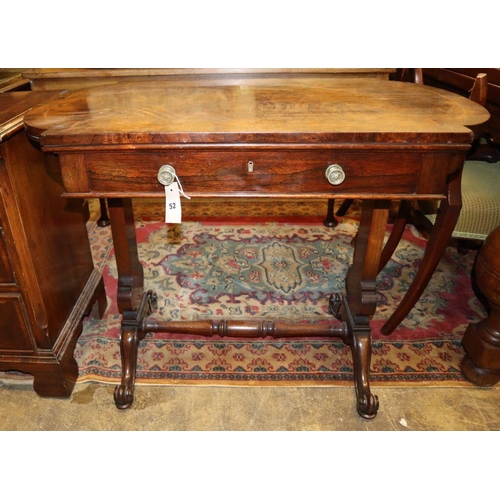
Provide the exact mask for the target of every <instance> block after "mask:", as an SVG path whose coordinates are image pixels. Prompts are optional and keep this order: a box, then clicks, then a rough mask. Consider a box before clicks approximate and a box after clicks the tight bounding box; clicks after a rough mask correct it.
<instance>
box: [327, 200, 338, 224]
mask: <svg viewBox="0 0 500 500" xmlns="http://www.w3.org/2000/svg"><path fill="white" fill-rule="evenodd" d="M334 207H335V200H334V199H332V198H330V199H329V200H328V208H327V211H326V218H325V220H324V221H323V224H324V225H325V226H326V227H336V226H337V224H338V223H339V222H338V220H337V219H336V218H335V215H333V209H334Z"/></svg>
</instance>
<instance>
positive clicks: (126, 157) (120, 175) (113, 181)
mask: <svg viewBox="0 0 500 500" xmlns="http://www.w3.org/2000/svg"><path fill="white" fill-rule="evenodd" d="M68 156H70V155H68ZM75 156H76V155H75ZM166 164H168V165H171V166H173V167H174V168H175V171H176V174H177V176H178V177H179V179H180V181H181V183H182V186H183V188H184V191H185V192H186V193H187V194H191V195H210V196H229V195H239V194H242V195H243V194H244V195H249V196H251V195H255V196H259V195H276V196H279V195H326V196H335V195H336V194H354V193H357V194H360V193H367V194H370V195H373V194H390V193H395V194H396V193H397V194H409V193H414V192H415V190H416V186H417V182H418V177H419V171H420V156H419V155H418V154H415V153H411V152H407V153H398V152H395V153H390V152H389V153H388V152H385V153H384V152H377V151H375V152H366V151H365V152H355V151H345V150H341V151H337V150H308V151H304V150H301V151H290V150H287V151H280V150H269V151H262V150H234V151H214V150H202V151H200V150H190V151H188V150H183V149H179V150H169V151H163V152H143V151H134V152H108V153H100V154H96V153H87V154H86V155H85V160H84V161H82V160H81V158H80V159H77V158H75V161H74V163H73V164H72V162H71V161H68V160H67V159H65V162H64V165H65V168H63V176H64V175H65V169H66V172H67V175H68V176H71V179H70V181H69V182H68V183H66V181H65V185H66V190H67V192H70V193H71V192H82V193H83V192H86V191H87V192H90V193H107V194H112V193H117V194H118V193H123V192H129V193H131V194H133V195H138V194H144V195H159V196H161V194H162V193H163V189H164V188H163V186H162V185H161V184H160V183H159V182H158V179H157V174H158V170H159V169H160V167H161V166H163V165H166ZM332 164H338V165H340V166H341V167H342V169H343V171H344V173H345V180H344V181H343V182H342V183H341V184H340V185H332V184H331V183H330V182H329V181H328V179H327V177H326V175H325V173H326V170H327V168H328V166H329V165H332ZM249 165H251V166H249ZM75 170H76V171H77V172H76V173H75ZM71 182H72V184H71ZM86 183H87V185H85V184H86Z"/></svg>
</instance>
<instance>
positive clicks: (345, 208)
mask: <svg viewBox="0 0 500 500" xmlns="http://www.w3.org/2000/svg"><path fill="white" fill-rule="evenodd" d="M353 202H354V200H349V199H347V200H344V201H343V202H342V205H340V208H339V209H338V210H337V216H339V217H342V216H344V215H345V214H346V212H347V211H348V210H349V208H350V207H351V205H352V204H353Z"/></svg>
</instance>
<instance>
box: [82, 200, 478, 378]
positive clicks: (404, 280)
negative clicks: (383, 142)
mask: <svg viewBox="0 0 500 500" xmlns="http://www.w3.org/2000/svg"><path fill="white" fill-rule="evenodd" d="M325 210H326V202H325V201H308V202H300V203H295V202H294V203H290V202H286V201H283V202H279V201H275V202H273V203H270V202H263V201H245V202H239V203H238V202H217V203H213V202H212V203H210V202H207V201H205V202H196V201H193V200H190V201H189V202H188V201H186V202H185V203H184V207H183V211H184V214H183V223H182V224H176V225H172V224H165V223H162V222H161V220H162V217H164V215H163V207H162V205H161V204H159V203H152V202H150V203H146V202H141V203H136V204H134V212H135V215H136V232H137V239H138V249H139V258H140V260H141V262H142V263H143V266H144V271H145V289H153V290H155V291H156V292H157V293H158V296H159V308H158V311H157V312H155V314H157V315H158V316H160V317H161V318H164V319H167V320H168V319H172V320H179V319H204V318H226V319H248V318H253V319H259V318H262V319H274V320H276V319H280V320H289V321H293V322H297V323H300V322H302V321H306V320H307V321H325V319H328V318H329V316H328V312H327V311H328V298H329V296H330V294H331V293H332V292H342V291H343V290H344V277H345V274H346V271H347V267H348V266H349V265H350V262H351V259H352V253H353V248H352V246H351V244H350V243H351V240H352V238H353V236H354V235H355V234H356V231H357V226H358V220H359V219H358V214H359V210H357V207H356V205H354V206H353V207H352V208H351V210H350V211H349V212H348V213H347V215H346V216H345V217H341V218H339V225H338V226H337V227H336V228H333V229H332V228H327V227H325V226H324V225H323V223H322V221H323V218H324V215H325ZM95 219H96V218H95V217H93V219H92V220H91V221H90V222H89V225H88V229H89V238H90V241H91V245H92V252H93V255H94V259H95V265H96V266H98V267H100V268H101V269H102V271H103V276H104V282H105V287H106V290H107V294H108V309H107V311H106V313H105V315H104V317H103V318H102V319H96V318H94V317H89V318H87V319H86V320H85V324H84V329H83V333H82V335H81V337H80V339H79V341H78V344H77V347H76V350H75V357H76V359H77V361H78V364H79V370H80V375H79V380H78V381H79V382H89V381H98V382H103V383H112V384H116V383H118V382H119V380H120V376H121V371H120V370H121V362H120V354H119V340H118V338H119V330H120V315H119V314H118V311H117V308H116V300H115V299H116V279H117V273H116V266H115V261H114V254H113V248H112V244H111V232H110V229H109V227H108V228H101V227H98V226H97V225H96V223H95ZM390 229H391V226H390V224H389V225H388V227H387V231H388V233H387V234H389V231H390ZM425 243H426V239H425V237H424V236H423V235H422V234H421V233H420V232H419V231H418V230H417V229H416V228H415V227H414V226H412V225H409V226H408V227H407V229H406V230H405V234H404V236H403V239H402V241H401V243H400V245H399V246H398V248H397V250H396V252H395V254H394V255H393V257H392V259H391V261H390V262H389V264H388V265H387V267H386V268H385V269H384V270H383V271H382V272H381V273H380V275H379V277H378V280H377V289H378V307H377V312H376V314H375V315H374V317H373V319H372V323H371V324H372V332H373V346H372V347H373V354H372V366H371V383H372V384H373V385H382V384H384V385H390V384H393V385H448V386H450V385H456V386H460V385H468V384H469V383H468V382H467V381H466V380H465V379H464V378H463V376H462V374H461V372H460V368H459V364H460V360H461V358H462V357H463V355H464V351H463V348H462V346H461V339H462V336H463V334H464V332H465V329H466V327H467V325H468V324H469V323H470V322H476V321H479V320H480V319H482V318H483V317H485V315H486V314H485V311H484V308H483V306H482V305H481V303H480V302H479V300H478V299H477V298H476V296H475V294H474V292H473V289H472V285H471V269H472V267H473V263H474V259H475V256H476V251H470V252H469V253H468V254H467V255H465V256H464V255H460V254H459V253H458V252H457V251H456V248H454V247H453V246H450V247H449V248H448V249H447V251H446V254H445V255H444V257H443V259H442V260H441V262H440V264H439V266H438V268H437V270H436V272H435V274H434V276H433V278H432V280H431V282H430V283H429V285H428V286H427V288H426V290H425V291H424V293H423V294H422V297H421V299H420V300H419V302H418V303H417V304H416V306H415V307H414V309H413V310H412V311H411V312H410V314H409V315H408V316H407V318H406V319H405V320H404V321H403V323H402V324H401V325H400V326H399V328H398V329H397V330H396V331H395V332H394V333H393V334H392V335H391V336H389V337H385V336H383V335H381V334H380V328H381V326H382V325H383V323H384V322H385V320H386V319H387V318H388V317H389V316H390V314H391V313H392V311H393V310H394V308H395V307H396V305H397V304H398V302H399V301H400V300H401V297H402V296H403V294H404V293H405V291H406V290H407V288H408V286H409V283H411V280H412V278H413V276H414V275H415V272H416V270H417V269H418V266H419V264H420V262H421V259H422V256H423V251H424V248H425ZM352 380H353V367H352V359H351V353H350V349H349V347H348V346H346V345H344V344H343V342H342V341H341V340H340V339H324V338H318V339H315V338H313V339H305V338H304V339H301V338H298V339H293V340H290V339H289V340H283V339H272V338H264V339H256V340H243V339H231V340H229V339H227V338H217V337H213V338H207V337H196V336H189V337H187V336H182V337H179V336H177V337H176V336H173V335H170V334H148V336H147V337H146V338H145V339H144V340H143V341H142V342H141V344H140V348H139V356H138V373H137V380H136V383H137V385H141V384H211V385H230V384H241V385H266V384H273V385H280V384H281V385H285V384H289V385H298V384H300V385H344V384H349V385H350V384H352Z"/></svg>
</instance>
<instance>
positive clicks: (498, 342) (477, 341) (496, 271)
mask: <svg viewBox="0 0 500 500" xmlns="http://www.w3.org/2000/svg"><path fill="white" fill-rule="evenodd" d="M476 280H477V285H478V287H479V288H480V290H481V292H482V293H483V294H484V295H485V297H486V299H487V300H488V303H489V305H490V307H491V311H490V314H489V315H488V317H487V318H485V319H483V320H482V321H480V322H479V323H475V324H472V323H471V324H470V325H469V326H468V327H467V330H466V331H465V335H464V338H463V340H462V345H463V347H464V349H465V352H466V353H467V354H466V355H465V357H464V358H463V360H462V363H461V365H460V367H461V369H462V373H463V374H464V376H465V377H466V378H467V379H468V380H470V381H471V382H473V383H474V384H476V385H479V386H483V387H488V386H492V385H495V384H496V383H498V382H500V226H499V227H497V228H496V229H495V230H493V231H492V232H491V234H490V235H489V236H488V238H487V239H486V241H485V242H484V245H483V247H482V248H481V250H480V252H479V255H478V258H477V262H476Z"/></svg>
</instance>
